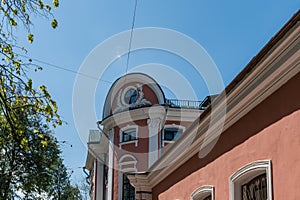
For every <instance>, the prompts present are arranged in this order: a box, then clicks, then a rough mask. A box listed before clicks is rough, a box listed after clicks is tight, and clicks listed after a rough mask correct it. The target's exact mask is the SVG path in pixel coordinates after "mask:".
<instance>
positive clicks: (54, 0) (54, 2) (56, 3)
mask: <svg viewBox="0 0 300 200" xmlns="http://www.w3.org/2000/svg"><path fill="white" fill-rule="evenodd" d="M52 3H53V5H54V8H57V7H58V6H59V1H58V0H53V1H52Z"/></svg>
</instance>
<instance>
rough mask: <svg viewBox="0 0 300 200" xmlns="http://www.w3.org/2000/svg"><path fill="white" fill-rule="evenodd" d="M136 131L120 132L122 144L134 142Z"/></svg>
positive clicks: (133, 129) (132, 129)
mask: <svg viewBox="0 0 300 200" xmlns="http://www.w3.org/2000/svg"><path fill="white" fill-rule="evenodd" d="M136 139H137V138H136V129H135V128H131V129H127V130H125V131H123V132H122V142H128V141H132V140H136Z"/></svg>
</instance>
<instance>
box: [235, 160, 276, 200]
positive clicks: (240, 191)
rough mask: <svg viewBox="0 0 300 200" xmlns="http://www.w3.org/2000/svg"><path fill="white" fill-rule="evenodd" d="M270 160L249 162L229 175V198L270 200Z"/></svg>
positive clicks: (236, 199) (237, 199)
mask: <svg viewBox="0 0 300 200" xmlns="http://www.w3.org/2000/svg"><path fill="white" fill-rule="evenodd" d="M271 199H272V180H271V161H270V160H263V161H256V162H253V163H250V164H248V165H246V166H244V167H242V168H241V169H239V170H238V171H237V172H235V173H234V174H233V175H232V176H231V177H230V200H271Z"/></svg>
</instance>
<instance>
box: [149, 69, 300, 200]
mask: <svg viewBox="0 0 300 200" xmlns="http://www.w3.org/2000/svg"><path fill="white" fill-rule="evenodd" d="M299 86H300V74H298V75H296V76H295V77H294V78H292V79H291V80H290V81H289V82H288V83H286V84H285V85H284V86H282V87H281V88H280V89H279V90H277V91H276V92H275V93H274V94H272V95H271V96H270V97H269V98H267V99H266V100H265V101H263V102H262V103H261V104H260V105H259V106H257V107H256V108H255V109H253V110H252V111H251V112H250V113H248V114H247V115H246V116H244V117H243V118H242V119H241V120H239V121H238V122H237V123H236V124H234V125H233V126H232V127H231V128H229V129H228V130H226V131H225V132H224V133H223V134H222V136H221V137H220V138H219V140H218V142H217V144H216V145H215V147H214V148H213V150H212V151H211V152H210V153H209V154H208V155H207V156H206V157H205V158H202V159H200V158H198V155H195V156H193V157H192V158H191V159H190V160H189V161H188V162H186V163H185V164H184V165H182V166H181V167H180V168H179V169H177V170H176V171H175V172H174V173H172V174H171V175H170V176H168V177H167V178H166V179H165V180H163V181H162V182H160V183H159V184H158V185H157V186H156V187H155V188H153V199H159V200H175V199H176V200H188V199H190V195H191V193H192V192H193V191H194V190H195V189H197V188H199V187H201V186H203V185H213V186H214V187H215V199H221V200H223V199H229V177H230V176H231V175H232V174H233V173H234V172H235V171H236V170H238V169H239V168H241V167H242V166H244V165H246V164H248V163H251V162H254V161H256V160H266V159H270V160H271V162H272V179H273V183H272V184H273V199H277V200H283V199H288V200H293V199H299V198H300V194H299V190H298V188H299V186H298V180H300V92H299Z"/></svg>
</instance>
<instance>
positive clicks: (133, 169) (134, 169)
mask: <svg viewBox="0 0 300 200" xmlns="http://www.w3.org/2000/svg"><path fill="white" fill-rule="evenodd" d="M125 158H131V159H132V161H125V162H123V160H124V159H125ZM131 164H132V165H133V166H134V167H132V168H125V169H123V168H122V166H124V165H131ZM136 164H137V159H136V158H135V157H134V156H133V155H130V154H125V155H123V156H121V158H120V159H119V170H120V171H121V172H136V171H137V168H136Z"/></svg>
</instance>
